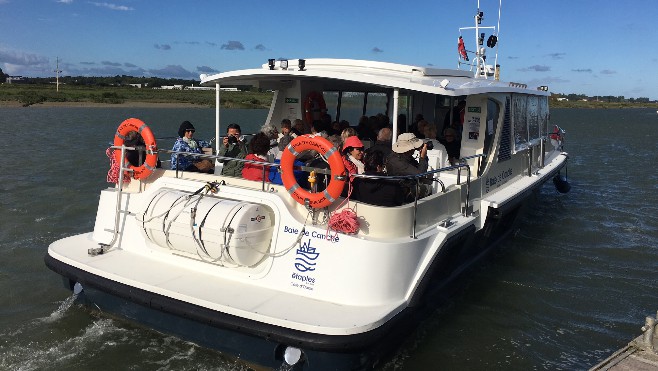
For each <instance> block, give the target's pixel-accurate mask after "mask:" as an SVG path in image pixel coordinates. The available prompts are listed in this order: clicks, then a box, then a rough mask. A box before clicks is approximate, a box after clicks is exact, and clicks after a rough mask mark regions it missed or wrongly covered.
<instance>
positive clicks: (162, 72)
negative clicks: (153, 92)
mask: <svg viewBox="0 0 658 371" xmlns="http://www.w3.org/2000/svg"><path fill="white" fill-rule="evenodd" d="M148 72H149V73H151V74H152V75H154V76H158V77H168V78H172V77H173V78H180V79H198V78H199V76H197V75H196V74H194V73H192V72H190V71H188V70H186V69H185V68H183V67H182V66H181V65H173V64H170V65H168V66H167V67H165V68H161V69H150V70H148Z"/></svg>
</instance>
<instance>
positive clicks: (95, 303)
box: [45, 197, 530, 370]
mask: <svg viewBox="0 0 658 371" xmlns="http://www.w3.org/2000/svg"><path fill="white" fill-rule="evenodd" d="M529 198H530V197H525V198H523V199H520V198H519V199H517V200H516V202H515V205H512V206H511V207H510V208H509V209H508V210H507V211H506V212H505V213H504V214H503V215H494V214H492V216H491V217H490V219H488V221H487V223H486V225H485V228H482V229H481V230H479V231H477V232H475V231H474V229H473V228H466V229H464V230H463V231H461V232H460V233H458V234H456V235H454V236H452V237H451V238H450V239H449V240H447V241H446V244H445V246H444V248H443V249H442V250H441V253H440V254H439V255H437V257H436V258H435V259H434V261H433V262H432V264H431V266H430V268H429V270H428V274H427V275H425V278H424V280H423V281H422V283H421V284H420V285H419V288H418V290H417V292H416V294H415V295H414V296H413V297H412V298H411V300H410V302H409V305H408V306H407V307H406V308H405V309H403V310H402V311H401V312H399V313H398V314H396V315H395V316H394V317H392V318H391V319H390V320H388V321H387V322H385V323H384V324H383V325H381V326H379V327H377V328H375V329H373V330H370V331H368V332H364V333H358V334H353V335H340V336H336V335H325V334H316V333H309V332H303V331H299V330H293V329H287V328H284V327H280V326H275V325H271V324H267V323H262V322H258V321H254V320H250V319H246V318H242V317H239V316H235V315H231V314H227V313H222V312H219V311H213V310H210V309H207V308H204V307H201V306H198V305H194V304H191V303H188V302H185V301H181V300H178V299H174V298H170V297H166V296H163V295H159V294H156V293H152V292H149V291H146V290H142V289H139V288H135V287H132V286H129V285H126V284H123V283H119V282H116V281H113V280H110V279H107V278H105V277H101V276H98V275H96V274H93V273H90V272H87V271H84V270H82V269H79V268H77V267H73V266H71V265H69V264H66V263H64V262H62V261H59V260H57V259H56V258H54V257H52V256H51V255H50V254H47V255H46V257H45V263H46V266H48V267H49V268H50V269H51V270H53V271H54V272H56V273H58V274H59V275H61V276H62V277H63V278H64V282H65V286H66V287H67V288H68V289H70V290H73V286H74V284H75V283H80V284H81V285H82V287H83V292H82V294H81V295H79V296H78V300H79V301H81V302H82V303H83V304H86V305H88V306H89V307H90V308H94V307H97V308H100V309H101V310H102V311H103V312H108V313H112V314H114V315H116V316H118V317H121V318H125V319H127V320H129V321H133V322H136V323H138V324H142V325H145V326H148V327H151V328H154V329H156V330H158V331H161V332H164V333H169V334H173V335H175V336H178V337H180V338H182V339H185V340H189V341H192V342H194V343H197V344H199V345H201V346H205V347H209V348H212V349H216V350H219V351H221V352H223V353H225V354H230V355H234V356H236V357H237V358H238V359H240V360H243V361H245V362H248V363H253V364H258V365H260V366H265V367H271V368H278V367H281V365H282V364H283V362H284V361H283V351H284V350H285V348H286V347H288V346H292V347H295V348H298V349H301V350H302V352H303V358H302V363H301V365H299V366H297V367H299V369H304V370H311V369H312V370H363V369H369V368H372V367H373V366H374V365H376V364H378V363H380V362H383V361H385V360H386V359H387V358H388V357H390V356H391V354H393V351H394V350H395V349H396V348H397V347H399V346H400V344H401V342H402V341H403V340H404V339H405V338H406V337H407V336H408V335H409V334H410V333H411V331H413V330H414V329H415V328H416V327H417V325H418V323H419V322H420V321H422V320H423V319H424V318H426V317H427V316H428V315H429V314H431V313H432V312H434V311H436V310H437V309H438V308H440V307H441V304H442V302H443V301H444V300H445V299H447V298H449V297H450V295H452V294H454V292H455V291H456V290H457V289H458V288H459V287H460V286H461V282H460V281H459V280H457V278H458V277H459V276H460V275H462V274H463V273H464V272H465V271H466V270H467V269H468V268H469V267H471V266H473V264H474V263H475V262H477V261H479V260H482V259H483V258H485V257H486V256H487V255H488V253H489V252H491V251H492V250H493V248H494V247H495V246H497V245H498V243H499V242H500V241H501V240H502V239H504V238H505V237H506V236H507V235H508V234H509V233H510V232H512V231H513V230H514V227H513V226H514V224H515V223H516V221H517V220H518V217H519V215H520V214H521V210H522V209H523V206H524V205H525V204H526V201H527V200H528V199H529ZM295 369H297V368H295Z"/></svg>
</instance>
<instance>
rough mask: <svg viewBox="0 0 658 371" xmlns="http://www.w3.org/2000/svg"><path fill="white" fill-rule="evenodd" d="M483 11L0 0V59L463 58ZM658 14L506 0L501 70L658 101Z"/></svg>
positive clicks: (425, 61) (612, 4)
mask: <svg viewBox="0 0 658 371" xmlns="http://www.w3.org/2000/svg"><path fill="white" fill-rule="evenodd" d="M498 3H499V1H498V0H480V10H481V11H484V12H485V14H484V16H485V19H484V21H483V23H482V25H487V26H488V25H494V26H495V25H497V23H498ZM476 9H477V1H476V0H455V1H451V2H448V1H439V0H435V1H429V0H422V1H408V2H407V1H389V0H379V1H369V0H351V1H345V0H332V1H286V2H284V1H265V0H262V1H261V0H230V1H224V0H203V1H201V0H199V1H194V0H190V1H187V0H185V1H184V0H105V1H87V0H0V68H2V70H3V71H4V72H5V73H8V74H10V75H22V76H32V77H36V76H39V77H46V76H54V72H53V70H54V69H55V63H56V58H57V57H59V59H60V69H61V70H62V71H63V74H64V75H70V76H79V75H83V76H114V75H117V74H119V75H122V74H127V75H134V76H158V77H177V78H186V79H192V78H195V79H198V78H199V74H201V73H214V72H220V71H227V70H233V69H242V68H253V67H258V66H260V65H261V64H263V63H266V61H267V59H268V58H277V59H278V58H290V59H293V58H324V57H329V58H352V59H371V60H378V61H385V62H394V63H404V64H413V65H419V66H428V65H429V66H434V67H442V68H455V67H456V66H457V51H456V50H457V48H456V43H457V36H458V35H459V31H458V28H459V27H466V26H472V25H473V16H474V15H475V11H476ZM656 20H658V1H655V0H633V1H629V2H622V1H620V0H598V1H595V0H587V1H585V0H550V1H531V0H503V4H502V13H501V21H500V30H499V31H500V34H499V45H498V52H499V56H498V63H499V64H500V65H501V71H502V72H501V79H502V80H505V81H514V82H520V83H527V84H528V85H529V86H539V85H548V86H549V88H550V90H551V91H552V92H556V93H579V94H580V93H582V94H587V95H590V96H594V95H613V96H619V95H623V96H625V97H627V98H631V97H633V98H638V97H648V98H650V99H652V100H658V47H656V45H658V41H656V36H658V28H656V26H655V25H656ZM489 33H490V32H489V31H487V36H486V37H487V38H488V36H489ZM464 35H465V37H467V38H466V39H465V41H466V47H467V49H470V48H472V46H473V45H474V43H475V41H474V36H472V34H464ZM488 53H489V61H492V60H493V58H494V55H493V53H492V52H491V51H489V52H488Z"/></svg>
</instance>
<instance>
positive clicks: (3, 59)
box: [0, 49, 48, 66]
mask: <svg viewBox="0 0 658 371" xmlns="http://www.w3.org/2000/svg"><path fill="white" fill-rule="evenodd" d="M0 63H10V64H15V65H19V66H43V65H47V64H48V58H46V57H44V56H40V55H36V54H31V53H23V52H16V51H10V50H2V49H0Z"/></svg>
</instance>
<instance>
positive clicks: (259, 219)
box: [251, 215, 265, 223]
mask: <svg viewBox="0 0 658 371" xmlns="http://www.w3.org/2000/svg"><path fill="white" fill-rule="evenodd" d="M263 220H265V215H256V217H255V218H251V221H252V222H258V223H260V222H261V221H263Z"/></svg>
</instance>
